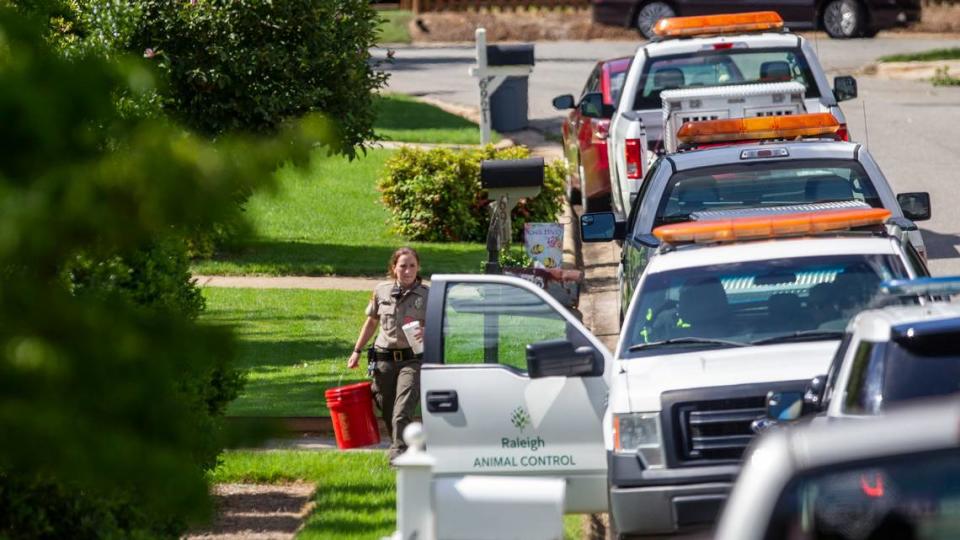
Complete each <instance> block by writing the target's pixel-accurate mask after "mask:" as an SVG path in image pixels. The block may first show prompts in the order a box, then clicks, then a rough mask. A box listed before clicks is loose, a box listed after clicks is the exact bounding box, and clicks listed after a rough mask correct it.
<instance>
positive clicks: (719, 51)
mask: <svg viewBox="0 0 960 540" xmlns="http://www.w3.org/2000/svg"><path fill="white" fill-rule="evenodd" d="M715 34H716V33H714V35H712V36H711V37H692V38H682V39H665V40H660V41H654V42H651V43H648V44H646V45H643V46H641V47H640V48H639V49H638V50H637V53H636V56H635V57H634V59H633V62H632V63H631V64H630V70H629V72H628V73H627V77H626V81H625V82H624V86H623V90H622V92H621V94H620V101H619V103H618V104H617V110H616V113H615V114H614V115H613V118H612V120H611V125H610V135H609V142H608V144H607V149H608V152H609V155H608V157H609V163H610V175H611V188H612V189H611V191H612V193H611V202H612V206H613V209H614V212H615V213H616V214H617V216H618V217H619V218H620V219H623V218H625V217H626V215H627V214H629V210H630V206H631V205H632V202H633V201H632V199H633V197H635V195H636V193H637V192H638V191H639V189H640V185H641V183H642V181H643V177H644V174H645V172H646V168H647V167H646V164H647V161H648V159H649V158H650V153H649V152H660V151H662V150H664V148H663V139H664V133H663V132H664V127H663V122H664V119H663V106H664V104H663V103H662V102H661V93H662V92H663V91H670V90H677V89H694V88H699V87H713V88H715V90H716V92H714V95H716V96H726V94H727V91H726V89H725V88H724V87H731V88H733V87H737V88H739V90H738V91H737V92H733V93H732V94H731V95H730V96H729V102H728V109H727V110H725V111H723V110H721V111H719V112H718V110H717V108H716V107H714V106H711V107H709V110H705V111H704V112H710V113H711V114H709V115H707V116H706V117H704V118H692V119H693V120H697V119H700V120H703V119H709V116H717V117H718V118H736V117H739V116H740V115H742V114H746V115H750V116H758V115H762V114H766V113H765V112H757V111H752V112H751V111H750V109H751V108H752V103H756V104H758V105H769V103H767V102H768V101H769V99H770V98H769V96H764V95H763V94H755V93H754V94H753V95H748V94H749V93H747V94H745V93H744V92H743V91H742V88H743V85H750V84H758V83H788V82H796V83H799V84H801V85H803V88H804V89H805V92H804V95H803V104H802V105H803V109H804V110H805V111H806V112H810V113H818V112H829V113H832V114H833V115H834V116H835V117H836V118H837V120H838V121H839V122H840V124H841V130H840V132H839V133H838V135H839V138H841V139H843V140H849V136H848V133H847V127H846V119H845V118H844V116H843V113H842V112H841V111H840V108H839V106H838V105H837V103H838V101H842V100H845V99H852V98H854V97H856V94H857V90H856V80H854V79H853V78H852V77H846V76H845V77H837V78H835V79H834V89H831V88H830V86H829V84H828V82H827V77H826V74H825V73H824V71H823V68H822V67H821V66H820V62H819V61H818V60H817V57H816V54H815V53H814V50H813V48H812V47H811V46H810V44H809V42H807V41H806V40H805V39H804V38H802V37H800V36H798V35H795V34H790V33H784V32H767V33H754V34H745V33H738V34H727V35H719V36H717V35H715ZM718 114H719V116H718Z"/></svg>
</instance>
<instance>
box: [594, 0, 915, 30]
mask: <svg viewBox="0 0 960 540" xmlns="http://www.w3.org/2000/svg"><path fill="white" fill-rule="evenodd" d="M591 2H592V4H593V20H594V22H597V23H601V24H609V25H614V26H624V27H633V28H636V29H637V30H638V31H639V32H640V33H641V34H642V35H643V36H644V37H646V38H647V39H651V38H653V37H654V33H653V26H654V25H655V24H656V23H657V21H658V20H660V19H663V18H666V17H675V16H679V17H686V16H690V15H714V14H719V13H737V12H745V11H765V10H766V11H776V12H777V13H779V14H780V16H781V17H783V20H784V23H785V24H786V26H787V27H789V28H790V29H791V30H809V29H822V30H825V31H826V32H827V34H829V35H830V37H835V38H855V37H873V36H875V35H876V34H877V32H879V31H880V30H883V29H886V28H892V27H895V26H904V25H906V24H908V23H911V22H916V21H919V20H920V0H801V1H799V2H797V1H796V0H779V1H771V2H716V1H714V0H591Z"/></svg>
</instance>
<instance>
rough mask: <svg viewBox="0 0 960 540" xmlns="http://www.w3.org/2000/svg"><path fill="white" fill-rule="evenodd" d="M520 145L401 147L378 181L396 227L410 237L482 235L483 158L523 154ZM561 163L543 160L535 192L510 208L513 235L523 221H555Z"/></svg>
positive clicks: (447, 239)
mask: <svg viewBox="0 0 960 540" xmlns="http://www.w3.org/2000/svg"><path fill="white" fill-rule="evenodd" d="M529 155H530V152H529V150H527V148H526V147H522V146H515V147H510V148H505V149H502V150H498V149H496V148H494V147H493V146H486V147H484V148H481V149H476V150H459V151H453V150H448V149H443V148H440V149H433V150H419V149H414V148H406V147H405V148H403V149H401V150H400V151H399V152H397V154H396V155H395V156H394V157H393V158H392V159H390V160H389V161H388V162H387V164H386V169H385V172H384V176H383V177H382V178H381V179H380V183H379V187H380V191H381V193H382V195H383V202H384V204H386V206H387V208H388V209H389V210H390V214H391V217H392V220H393V226H394V228H395V229H396V231H397V232H399V233H400V234H402V235H404V236H406V237H408V238H410V239H411V240H423V241H432V242H451V241H461V240H462V241H476V242H479V241H482V240H484V239H485V238H486V235H487V227H488V225H489V222H490V215H489V210H488V206H489V201H488V200H487V194H486V191H484V190H483V189H482V187H481V186H480V162H481V161H483V160H485V159H522V158H526V157H529ZM564 176H565V175H564V166H563V163H562V162H559V161H555V162H552V163H550V164H549V165H547V167H546V171H545V173H544V186H543V188H542V189H541V191H540V194H539V195H537V196H536V197H532V198H530V199H525V200H522V201H520V203H519V204H517V206H516V207H515V208H514V210H513V214H512V225H513V236H514V238H519V237H520V234H521V233H522V231H523V224H524V223H527V222H545V221H555V220H556V219H557V215H558V214H559V212H560V209H561V207H562V204H563V183H564Z"/></svg>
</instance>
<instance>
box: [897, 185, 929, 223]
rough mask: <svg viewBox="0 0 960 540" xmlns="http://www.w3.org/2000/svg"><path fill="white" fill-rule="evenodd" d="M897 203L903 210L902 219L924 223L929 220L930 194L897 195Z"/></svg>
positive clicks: (915, 192)
mask: <svg viewBox="0 0 960 540" xmlns="http://www.w3.org/2000/svg"><path fill="white" fill-rule="evenodd" d="M897 203H899V204H900V209H901V210H903V217H905V218H907V219H909V220H910V221H926V220H928V219H930V216H931V215H932V212H931V210H930V194H929V193H927V192H925V191H914V192H911V193H898V194H897Z"/></svg>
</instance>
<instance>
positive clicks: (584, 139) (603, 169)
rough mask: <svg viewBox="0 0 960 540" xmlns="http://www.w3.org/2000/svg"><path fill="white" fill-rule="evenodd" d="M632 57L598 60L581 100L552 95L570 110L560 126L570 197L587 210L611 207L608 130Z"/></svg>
mask: <svg viewBox="0 0 960 540" xmlns="http://www.w3.org/2000/svg"><path fill="white" fill-rule="evenodd" d="M632 59H633V58H632V57H626V58H615V59H612V60H602V61H600V62H597V65H596V66H595V67H594V68H593V71H591V72H590V76H589V77H588V78H587V83H586V85H584V87H583V91H582V92H581V93H580V98H579V99H578V100H576V101H575V100H574V98H573V96H572V95H570V94H564V95H562V96H557V97H555V98H554V99H553V106H554V108H556V109H558V110H567V109H569V110H570V113H569V114H568V115H567V116H566V118H564V120H563V125H562V127H561V131H562V134H563V151H564V156H565V157H566V159H567V164H568V165H569V173H568V176H567V197H568V198H569V200H570V204H577V203H581V202H582V204H583V211H584V212H588V211H589V212H596V211H599V210H605V209H608V208H609V207H610V167H609V163H608V160H607V132H608V129H609V127H610V118H611V116H612V115H613V112H614V110H615V105H616V103H617V99H619V97H620V89H621V88H623V81H624V79H625V78H626V75H627V69H628V68H629V67H630V61H631V60H632ZM597 94H599V95H600V96H602V105H601V106H597V105H598V104H597V103H594V102H593V101H592V99H591V98H595V97H597Z"/></svg>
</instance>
